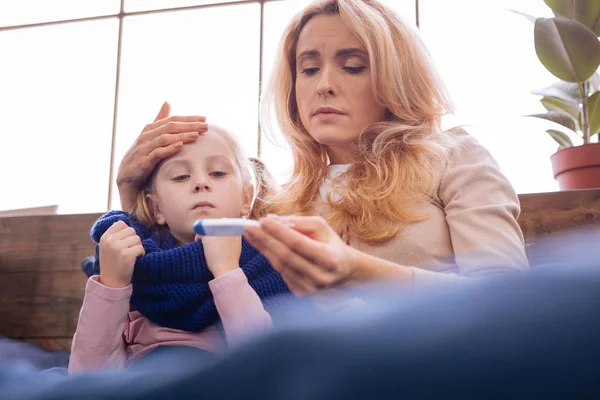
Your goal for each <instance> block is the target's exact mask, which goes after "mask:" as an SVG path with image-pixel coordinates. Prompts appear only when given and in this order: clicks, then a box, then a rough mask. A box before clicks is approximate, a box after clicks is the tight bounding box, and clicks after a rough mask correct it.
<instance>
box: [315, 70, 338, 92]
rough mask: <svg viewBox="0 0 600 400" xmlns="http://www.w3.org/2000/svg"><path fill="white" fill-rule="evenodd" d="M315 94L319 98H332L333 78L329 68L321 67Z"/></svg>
mask: <svg viewBox="0 0 600 400" xmlns="http://www.w3.org/2000/svg"><path fill="white" fill-rule="evenodd" d="M317 93H318V94H319V95H321V96H327V95H329V96H333V95H334V94H335V92H334V89H333V76H332V71H331V68H328V67H323V70H322V72H321V77H320V79H319V83H318V84H317Z"/></svg>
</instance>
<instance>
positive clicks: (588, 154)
mask: <svg viewBox="0 0 600 400" xmlns="http://www.w3.org/2000/svg"><path fill="white" fill-rule="evenodd" d="M550 161H551V162H552V170H553V171H554V179H556V180H557V181H558V186H559V187H560V190H574V189H594V188H600V143H590V144H586V145H583V146H575V147H569V148H566V149H562V150H559V151H557V152H556V153H554V154H552V156H550Z"/></svg>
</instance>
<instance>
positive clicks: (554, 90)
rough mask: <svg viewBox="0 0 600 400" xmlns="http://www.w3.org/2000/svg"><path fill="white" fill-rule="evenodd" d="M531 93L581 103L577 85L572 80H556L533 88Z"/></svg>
mask: <svg viewBox="0 0 600 400" xmlns="http://www.w3.org/2000/svg"><path fill="white" fill-rule="evenodd" d="M531 93H533V94H537V95H540V96H544V97H556V98H557V99H561V100H563V101H566V102H569V103H573V104H580V103H581V95H580V92H579V86H578V85H577V84H576V83H572V82H565V81H558V82H556V83H554V84H552V85H550V86H548V87H546V88H543V89H537V90H533V91H531Z"/></svg>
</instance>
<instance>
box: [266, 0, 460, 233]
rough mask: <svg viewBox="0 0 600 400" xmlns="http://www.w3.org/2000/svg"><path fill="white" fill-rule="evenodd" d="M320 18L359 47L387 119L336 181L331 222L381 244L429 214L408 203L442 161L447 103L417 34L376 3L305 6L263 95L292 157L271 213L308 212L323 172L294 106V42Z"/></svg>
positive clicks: (359, 0)
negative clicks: (336, 22)
mask: <svg viewBox="0 0 600 400" xmlns="http://www.w3.org/2000/svg"><path fill="white" fill-rule="evenodd" d="M318 15H339V16H340V17H341V19H342V21H343V22H344V24H345V25H346V26H347V27H348V29H350V31H351V32H352V33H353V34H354V35H355V36H356V37H357V38H358V39H359V40H360V41H361V42H362V44H363V45H364V46H365V48H366V50H367V52H368V54H369V61H370V68H371V77H372V81H373V90H374V93H375V95H376V99H377V100H378V102H379V103H380V104H382V105H384V106H385V107H386V109H387V110H386V114H387V118H386V120H385V121H381V122H378V123H375V124H372V125H370V126H366V127H365V128H364V129H363V131H362V133H361V135H360V137H359V139H358V151H357V153H356V154H355V155H354V156H355V159H354V162H353V164H352V166H351V167H350V168H349V169H348V170H347V171H346V172H345V173H344V174H342V175H340V179H343V180H344V181H345V185H338V187H335V186H334V187H333V188H332V189H331V190H330V192H329V194H331V193H332V190H335V192H337V193H338V194H339V195H340V196H339V200H336V201H333V200H331V197H329V203H330V204H331V207H332V210H331V211H332V212H331V215H330V217H329V218H328V222H329V223H330V224H331V225H332V226H333V227H334V228H335V229H336V231H337V232H338V233H339V234H341V235H342V236H343V237H344V236H346V235H348V234H350V235H352V236H355V237H357V238H359V239H362V240H364V241H366V242H372V243H377V242H382V241H386V240H389V239H390V238H392V237H394V236H396V235H397V234H398V233H399V232H400V231H401V230H402V229H403V227H404V226H406V225H407V224H409V223H410V222H413V221H418V220H422V219H424V218H426V217H425V216H423V215H418V214H416V213H415V212H414V211H412V210H411V207H410V205H411V203H412V204H414V203H415V202H416V201H424V200H427V196H428V195H429V194H430V193H431V191H432V189H433V186H434V182H435V172H434V171H436V166H439V165H440V163H441V162H443V159H444V154H445V152H446V149H447V147H448V146H447V145H448V143H449V142H448V139H447V135H444V134H442V132H441V126H440V125H441V117H442V115H444V114H447V113H448V112H449V111H450V110H451V105H450V100H449V97H448V95H447V93H446V91H445V88H444V86H443V85H442V83H441V81H440V80H439V78H438V77H437V74H436V72H435V71H434V68H433V66H432V62H431V60H430V57H429V55H428V53H427V51H426V49H425V47H424V45H423V43H422V42H421V40H420V38H419V37H418V36H417V34H416V33H415V32H414V31H413V30H412V29H411V28H409V27H408V26H407V25H406V24H405V23H404V22H403V21H401V20H400V18H399V17H398V16H397V15H396V14H395V13H394V12H393V11H391V10H389V9H388V8H387V7H385V6H383V5H382V4H380V3H379V2H377V1H375V0H326V1H318V2H315V3H313V4H312V5H309V6H308V7H307V8H305V9H304V10H303V11H302V12H301V13H299V14H298V15H296V17H295V18H294V19H293V20H292V21H291V22H290V24H289V25H288V26H287V28H286V30H285V32H284V34H283V38H282V40H281V42H280V45H279V50H278V53H277V58H276V61H275V65H274V69H273V73H272V75H271V80H270V81H269V83H268V85H267V87H266V89H265V90H264V91H263V96H262V98H261V126H262V129H263V130H264V131H265V132H266V133H267V135H269V136H270V137H271V138H273V137H274V132H273V130H272V127H271V126H270V121H272V120H273V119H276V120H277V121H278V125H279V128H280V130H281V131H282V132H283V134H284V137H285V138H286V140H287V141H288V142H289V143H290V147H291V149H292V152H293V157H294V170H293V174H292V178H291V180H290V181H289V183H287V184H286V185H284V186H283V187H282V190H281V191H279V192H278V193H276V194H274V195H273V196H271V197H270V198H269V203H270V205H271V207H272V209H271V211H272V212H278V213H281V214H300V215H306V214H310V213H312V212H313V210H312V208H313V204H314V202H315V200H316V198H317V196H318V193H319V186H320V185H321V183H322V182H323V180H324V178H325V177H326V175H327V163H328V157H327V153H326V150H325V147H324V146H323V145H321V144H319V143H317V142H316V141H315V140H314V139H313V138H312V137H311V136H310V135H309V134H308V132H307V131H306V129H305V128H304V126H303V125H302V123H301V121H300V116H299V114H298V105H297V103H296V94H295V81H296V47H297V44H298V37H299V35H300V32H301V31H302V29H303V28H304V26H305V25H306V24H307V22H308V21H310V20H311V19H312V18H314V17H315V16H318Z"/></svg>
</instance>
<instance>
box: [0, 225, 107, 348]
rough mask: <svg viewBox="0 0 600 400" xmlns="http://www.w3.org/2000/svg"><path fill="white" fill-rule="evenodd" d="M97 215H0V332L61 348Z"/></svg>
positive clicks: (71, 328)
mask: <svg viewBox="0 0 600 400" xmlns="http://www.w3.org/2000/svg"><path fill="white" fill-rule="evenodd" d="M100 215H101V214H80V215H44V216H39V215H38V216H20V217H0V336H7V337H12V338H19V339H23V340H27V341H36V340H38V341H39V344H40V345H42V346H43V347H44V348H63V347H65V346H67V345H66V344H65V343H66V342H65V341H70V339H71V337H72V336H73V333H74V332H75V328H76V326H77V318H78V315H79V309H80V308H81V302H82V299H83V291H84V287H85V282H86V276H85V274H84V273H83V272H82V270H81V265H80V263H81V261H82V260H83V259H84V258H85V257H87V256H89V255H93V254H94V247H95V246H94V243H93V242H92V240H91V239H90V235H89V231H90V228H91V226H92V224H93V223H94V221H95V220H96V219H97V218H98V217H99V216H100Z"/></svg>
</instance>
